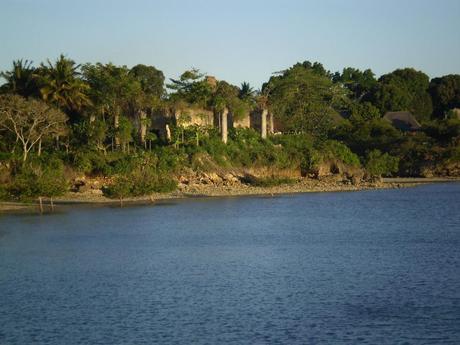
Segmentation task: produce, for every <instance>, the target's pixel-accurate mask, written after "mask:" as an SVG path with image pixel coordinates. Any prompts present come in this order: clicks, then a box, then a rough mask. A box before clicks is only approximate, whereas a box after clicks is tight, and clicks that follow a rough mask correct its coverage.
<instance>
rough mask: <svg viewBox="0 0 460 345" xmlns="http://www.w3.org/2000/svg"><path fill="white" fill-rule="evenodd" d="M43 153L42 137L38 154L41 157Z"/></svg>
mask: <svg viewBox="0 0 460 345" xmlns="http://www.w3.org/2000/svg"><path fill="white" fill-rule="evenodd" d="M41 155H42V140H41V139H40V140H39V141H38V156H39V157H40V156H41Z"/></svg>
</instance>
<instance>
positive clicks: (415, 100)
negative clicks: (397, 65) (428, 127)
mask: <svg viewBox="0 0 460 345" xmlns="http://www.w3.org/2000/svg"><path fill="white" fill-rule="evenodd" d="M428 86H429V77H428V76H427V75H426V74H425V73H423V72H420V71H416V70H415V69H413V68H404V69H397V70H395V71H394V72H391V73H389V74H385V75H383V76H382V77H380V79H379V83H378V86H376V87H375V88H374V90H373V93H372V96H371V97H370V99H371V101H372V103H373V104H374V105H375V106H376V107H377V108H378V109H379V110H380V112H381V113H382V114H384V113H386V112H387V111H400V110H405V111H410V112H412V113H413V114H414V116H415V117H416V118H417V120H419V121H425V120H429V119H430V117H431V113H432V111H433V106H432V102H431V97H430V95H429V94H428Z"/></svg>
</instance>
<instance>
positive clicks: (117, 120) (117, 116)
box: [113, 107, 120, 148]
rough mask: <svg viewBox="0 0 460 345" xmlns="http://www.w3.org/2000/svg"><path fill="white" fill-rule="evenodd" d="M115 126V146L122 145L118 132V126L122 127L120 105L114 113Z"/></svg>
mask: <svg viewBox="0 0 460 345" xmlns="http://www.w3.org/2000/svg"><path fill="white" fill-rule="evenodd" d="M113 127H114V128H115V147H117V148H118V147H120V136H119V134H118V128H119V127H120V111H119V109H118V107H117V108H116V110H115V114H114V115H113Z"/></svg>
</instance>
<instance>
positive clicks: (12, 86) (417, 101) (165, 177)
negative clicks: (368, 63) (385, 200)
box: [0, 55, 460, 199]
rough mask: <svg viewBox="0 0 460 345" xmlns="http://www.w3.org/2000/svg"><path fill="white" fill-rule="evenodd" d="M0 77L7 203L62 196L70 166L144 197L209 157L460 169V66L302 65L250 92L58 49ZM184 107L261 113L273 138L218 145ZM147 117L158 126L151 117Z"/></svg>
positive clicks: (403, 169) (237, 163) (254, 162)
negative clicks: (398, 122)
mask: <svg viewBox="0 0 460 345" xmlns="http://www.w3.org/2000/svg"><path fill="white" fill-rule="evenodd" d="M1 77H2V78H3V79H4V83H3V84H2V85H1V87H0V197H1V198H5V199H11V198H32V197H36V196H50V197H52V196H55V195H59V194H62V193H63V192H65V191H66V190H68V188H69V185H70V181H71V180H72V179H73V178H74V177H75V176H77V175H78V174H86V175H87V176H105V177H111V178H112V179H111V181H112V183H111V184H110V185H109V186H107V188H106V193H107V195H113V196H117V197H118V196H119V195H143V194H148V193H151V192H153V191H167V190H173V189H174V188H175V186H176V182H175V177H174V176H176V175H178V174H180V173H181V172H182V171H183V170H184V169H195V170H196V169H200V170H206V169H213V167H214V168H215V167H216V166H219V167H223V168H226V167H227V168H229V167H232V168H245V167H257V166H260V167H262V166H269V167H271V168H273V169H275V170H276V169H285V168H294V169H299V170H301V171H302V173H303V174H304V175H308V174H314V172H315V171H317V170H318V167H319V166H320V165H321V164H322V162H324V161H326V160H336V161H341V162H342V163H343V164H347V165H353V166H356V167H358V168H360V169H365V170H366V171H367V174H369V175H372V176H380V175H403V176H429V175H459V174H460V169H459V162H460V120H459V116H460V115H459V114H460V110H459V108H460V75H454V74H452V75H446V76H442V77H438V78H434V79H431V80H430V78H429V77H428V76H427V75H426V74H425V73H423V72H421V71H417V70H415V69H412V68H404V69H397V70H395V71H393V72H391V73H388V74H385V75H383V76H381V77H380V78H378V79H377V78H376V77H375V75H374V73H373V72H372V71H371V70H369V69H368V70H365V71H361V70H359V69H355V68H345V69H344V70H343V71H342V72H335V73H331V72H330V71H328V70H326V69H325V68H324V66H323V65H322V64H321V63H318V62H315V63H311V62H308V61H305V62H302V63H296V64H295V65H293V66H292V67H290V68H288V69H286V70H284V71H281V72H277V73H274V74H273V75H272V76H271V77H270V78H269V79H268V80H267V82H266V83H264V84H263V85H262V87H261V88H260V89H259V90H255V89H254V88H253V87H252V86H251V85H249V84H248V83H246V82H243V83H242V84H241V85H240V86H235V85H231V84H230V83H227V82H226V81H221V80H217V79H215V78H213V77H210V76H206V75H204V74H202V73H200V71H198V70H195V69H192V70H188V71H185V72H184V73H183V74H182V75H180V76H179V77H178V78H177V79H170V80H169V81H168V82H167V83H166V84H165V77H164V74H163V72H162V71H160V70H158V69H157V68H155V67H153V66H146V65H136V66H134V67H132V68H128V67H126V66H117V65H114V64H110V63H109V64H101V63H96V64H90V63H88V64H83V65H79V64H76V63H75V62H74V61H73V60H71V59H69V58H67V57H65V56H63V55H61V56H60V57H59V58H58V59H57V60H55V61H47V62H45V63H41V64H40V65H38V66H35V65H33V64H32V63H31V62H30V61H28V60H17V61H14V62H13V66H12V68H11V69H10V70H8V71H4V72H2V73H1ZM188 109H203V110H206V111H212V112H213V113H214V114H216V115H217V116H218V117H219V116H220V117H219V124H222V123H224V122H225V123H226V119H227V114H231V115H232V117H233V118H239V117H244V116H247V114H249V113H257V114H260V116H262V117H263V116H266V115H267V114H270V115H271V116H273V118H274V120H275V122H276V124H277V126H276V127H277V128H278V129H279V130H280V131H281V133H277V134H276V135H273V133H271V134H272V135H268V136H267V137H266V136H265V135H262V136H261V135H260V133H257V132H256V131H254V130H253V129H249V128H229V132H228V140H227V133H226V128H225V127H226V126H222V125H218V126H209V127H206V126H197V125H191V124H187V121H186V120H185V121H181V120H180V119H184V118H185V119H186V118H187V110H188ZM401 111H405V112H410V113H411V114H412V115H413V117H414V118H415V120H417V122H418V123H419V124H420V125H421V126H420V129H419V130H417V131H402V130H400V129H398V128H397V127H394V126H393V125H394V123H393V124H392V123H391V122H389V121H387V120H386V119H385V118H384V115H385V114H386V113H387V112H401ZM158 114H164V123H165V124H166V125H168V131H167V133H166V135H164V134H162V133H161V132H160V131H159V130H158V128H156V127H155V125H154V123H153V122H154V121H153V119H154V117H155V116H158ZM178 114H179V116H177V115H178ZM180 115H183V116H182V117H181V116H180ZM224 116H225V117H224ZM264 120H265V118H264ZM264 120H262V124H263V123H264ZM224 131H225V140H223V142H222V139H223V138H224V137H223V132H224ZM262 134H264V132H263V131H262ZM269 134H270V133H269ZM203 157H205V158H206V159H204V158H203ZM203 161H206V162H207V163H206V164H203V163H202V162H203ZM117 181H118V183H117ZM117 188H118V189H117Z"/></svg>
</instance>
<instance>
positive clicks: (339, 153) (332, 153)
mask: <svg viewBox="0 0 460 345" xmlns="http://www.w3.org/2000/svg"><path fill="white" fill-rule="evenodd" d="M325 155H326V156H328V158H332V159H335V160H340V161H342V162H343V163H344V164H347V165H352V166H355V167H359V166H360V165H361V164H360V162H359V157H358V156H357V155H356V154H354V153H353V152H351V150H350V148H349V147H348V146H346V145H345V144H342V143H340V142H338V141H335V140H329V141H328V142H327V143H326V145H325Z"/></svg>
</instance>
